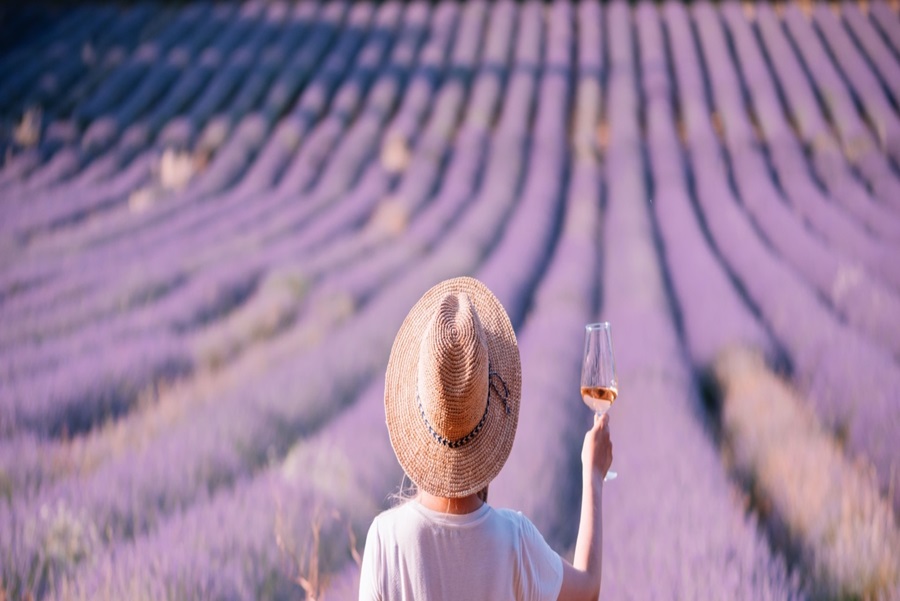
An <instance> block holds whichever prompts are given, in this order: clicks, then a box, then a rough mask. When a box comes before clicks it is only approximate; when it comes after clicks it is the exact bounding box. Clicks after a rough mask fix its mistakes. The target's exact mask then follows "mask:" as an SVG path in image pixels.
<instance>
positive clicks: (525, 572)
mask: <svg viewBox="0 0 900 601" xmlns="http://www.w3.org/2000/svg"><path fill="white" fill-rule="evenodd" d="M521 385H522V374H521V365H520V363H519V348H518V344H517V342H516V337H515V332H514V331H513V328H512V324H511V323H510V321H509V316H508V315H507V314H506V310H505V309H504V308H503V306H502V305H501V304H500V301H499V300H497V297H495V296H494V295H493V293H491V291H490V290H488V289H487V287H485V285H484V284H482V283H481V282H479V281H478V280H475V279H472V278H466V277H462V278H454V279H451V280H445V281H444V282H441V283H440V284H438V285H436V286H434V287H433V288H432V289H431V290H429V291H428V292H426V293H425V295H424V296H422V298H421V299H419V301H418V302H417V303H416V304H415V306H413V308H412V310H410V312H409V315H407V317H406V319H405V320H404V322H403V325H402V326H401V327H400V331H399V332H398V333H397V337H396V339H395V340H394V345H393V347H392V348H391V357H390V360H389V361H388V367H387V372H386V374H385V390H384V408H385V421H386V423H387V429H388V434H389V435H390V439H391V446H392V447H393V449H394V454H395V455H396V456H397V460H398V461H399V462H400V465H401V466H402V467H403V471H404V472H406V475H407V476H409V479H410V480H411V481H412V482H413V483H414V484H415V485H416V488H417V490H418V494H417V495H416V497H415V498H414V499H412V500H410V501H408V502H406V503H405V504H404V505H401V506H400V507H397V508H394V509H391V510H388V511H386V512H384V513H382V514H381V515H379V516H378V517H377V518H375V520H374V522H373V523H372V526H371V528H370V529H369V534H368V538H367V539H366V548H365V552H364V553H363V562H362V574H361V578H360V590H359V598H360V600H361V601H371V600H373V599H378V600H381V601H395V600H401V599H402V600H407V601H411V600H413V599H415V600H427V601H443V600H446V601H459V600H461V599H466V600H479V599H485V600H491V601H500V600H502V601H507V600H511V599H517V600H519V601H530V600H541V601H543V600H549V601H553V600H555V599H558V600H560V601H587V600H595V599H596V598H597V595H598V594H599V591H600V576H601V563H602V561H601V559H602V558H601V555H602V553H601V540H600V539H601V530H602V519H601V505H602V499H603V495H602V493H603V476H604V475H605V474H606V471H607V470H608V469H609V466H610V463H611V462H612V443H611V442H610V438H609V428H608V417H607V416H605V415H604V416H603V417H602V418H601V417H596V418H595V419H594V425H593V427H592V428H591V429H590V430H589V431H588V432H587V434H586V435H585V438H584V446H583V447H582V453H581V462H582V465H583V467H584V471H583V473H582V476H583V480H582V482H583V486H584V487H583V489H582V499H581V518H580V522H579V526H578V539H577V542H576V544H575V558H574V565H573V564H570V563H568V562H566V561H563V559H562V558H561V557H560V556H559V555H558V554H557V553H556V552H555V551H553V550H552V549H551V548H550V547H549V545H547V543H546V541H545V540H544V538H543V536H541V534H540V532H538V530H537V528H535V526H534V525H533V524H532V523H531V522H530V521H529V520H528V518H527V517H525V516H524V515H522V514H521V513H517V512H514V511H509V510H498V509H493V508H491V507H490V506H489V505H488V504H487V490H488V485H489V484H490V482H491V480H493V479H494V477H495V476H496V475H497V474H498V473H499V471H500V469H501V468H502V467H503V464H504V463H505V462H506V459H507V457H508V456H509V452H510V450H511V449H512V443H513V439H514V438H515V432H516V425H517V423H518V417H519V401H520V397H521Z"/></svg>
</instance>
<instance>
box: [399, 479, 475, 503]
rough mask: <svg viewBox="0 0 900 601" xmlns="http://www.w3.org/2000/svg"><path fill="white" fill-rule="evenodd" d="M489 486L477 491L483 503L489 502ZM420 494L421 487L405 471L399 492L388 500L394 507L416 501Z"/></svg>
mask: <svg viewBox="0 0 900 601" xmlns="http://www.w3.org/2000/svg"><path fill="white" fill-rule="evenodd" d="M489 486H490V484H485V486H484V488H482V489H481V490H479V491H478V492H477V493H476V494H477V495H478V498H479V499H481V501H482V502H483V503H487V501H488V487H489ZM418 496H419V487H417V486H416V483H415V482H413V481H412V480H410V478H409V476H407V475H406V474H405V473H404V474H403V478H401V479H400V486H399V487H398V488H397V492H394V493H391V494H390V495H389V496H388V501H389V503H390V506H391V507H392V508H393V507H399V506H401V505H403V504H404V503H409V502H410V501H414V500H415V499H416V498H417V497H418Z"/></svg>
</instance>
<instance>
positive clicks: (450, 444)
mask: <svg viewBox="0 0 900 601" xmlns="http://www.w3.org/2000/svg"><path fill="white" fill-rule="evenodd" d="M495 377H496V378H497V379H498V380H500V383H501V384H502V385H503V391H502V392H501V391H500V389H499V388H497V385H496V384H494V381H493V378H495ZM492 390H493V391H494V392H495V393H496V394H497V396H499V397H500V400H502V401H503V408H504V409H505V412H506V415H509V413H510V408H509V388H508V387H507V386H506V382H504V381H503V378H502V377H501V376H500V374H498V373H497V372H495V371H494V370H492V369H491V367H490V364H488V394H487V402H486V403H485V404H484V415H482V416H481V420H480V421H479V422H478V423H477V424H475V427H474V428H473V429H472V431H471V432H469V433H468V434H466V435H465V436H463V437H462V438H457V439H456V440H450V439H449V438H446V437H444V436H441V435H440V433H438V431H437V430H435V429H434V427H433V426H432V425H431V423H429V421H428V418H427V417H426V416H425V408H424V407H422V399H420V398H419V393H418V391H416V404H417V405H418V406H419V415H421V416H422V421H423V422H425V427H426V428H428V431H429V432H431V436H432V437H434V439H435V440H436V441H438V442H439V443H441V444H442V445H444V446H445V447H447V448H450V449H458V448H460V447H462V446H465V445H467V444H469V443H470V442H472V441H473V440H475V437H476V436H478V433H479V432H481V430H482V428H484V424H485V422H486V421H487V416H488V410H490V408H491V391H492Z"/></svg>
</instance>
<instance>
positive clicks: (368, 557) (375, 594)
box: [359, 520, 383, 601]
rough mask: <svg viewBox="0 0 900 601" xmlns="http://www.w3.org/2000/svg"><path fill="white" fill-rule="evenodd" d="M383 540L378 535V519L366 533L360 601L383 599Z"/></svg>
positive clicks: (360, 579)
mask: <svg viewBox="0 0 900 601" xmlns="http://www.w3.org/2000/svg"><path fill="white" fill-rule="evenodd" d="M382 563H383V561H382V557H381V540H380V538H379V535H378V521H377V520H375V521H373V522H372V525H371V526H370V527H369V533H368V534H367V535H366V548H365V549H364V550H363V558H362V569H361V571H360V575H359V601H380V600H381V590H382V589H381V573H382Z"/></svg>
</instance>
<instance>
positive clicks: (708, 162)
mask: <svg viewBox="0 0 900 601" xmlns="http://www.w3.org/2000/svg"><path fill="white" fill-rule="evenodd" d="M897 10H898V7H897V6H896V4H895V3H894V4H889V3H887V2H884V1H877V2H876V1H872V2H829V3H821V4H817V3H787V4H783V3H774V4H771V3H753V2H740V3H739V2H733V1H730V0H725V1H722V2H709V1H696V2H691V3H682V2H674V1H672V0H664V1H662V2H654V1H651V0H638V1H636V2H625V1H622V0H612V1H610V2H598V1H595V0H582V1H580V2H574V1H568V0H553V1H551V2H538V1H533V0H526V1H524V2H512V1H504V0H501V1H499V2H485V1H480V2H479V1H475V2H467V3H458V2H451V1H448V0H440V1H436V2H426V1H424V0H413V1H411V2H399V1H387V2H344V1H340V0H325V1H324V2H303V3H289V2H284V1H280V0H265V1H263V0H249V1H247V2H241V3H224V2H223V3H213V2H193V1H191V2H178V3H162V2H161V3H153V2H134V3H127V4H125V3H49V4H44V3H40V2H38V3H19V4H13V3H7V4H4V5H3V6H2V7H0V151H2V163H0V164H2V168H0V599H4V600H5V599H85V600H87V599H91V600H96V599H101V600H103V599H110V600H111V599H295V598H307V599H320V600H321V599H328V600H332V599H333V600H339V599H353V598H356V590H355V586H356V582H357V577H358V560H359V553H360V552H361V551H362V547H363V545H364V540H365V534H366V530H367V528H368V525H369V523H370V522H371V520H372V518H373V517H374V516H375V515H376V514H377V513H378V512H379V511H381V510H382V509H384V508H385V507H388V506H389V505H390V504H391V503H392V500H391V499H392V495H393V494H394V493H396V492H398V490H399V489H400V487H401V485H402V481H403V476H402V472H401V470H400V468H399V466H398V465H397V463H396V460H395V459H394V456H393V453H392V451H391V448H390V443H389V440H388V437H387V431H386V429H385V426H384V413H383V405H382V402H383V401H382V393H383V385H384V380H383V374H384V369H385V367H386V364H387V357H388V353H389V350H390V346H391V343H392V341H393V337H394V334H395V333H396V331H397V329H398V328H399V325H400V323H401V322H402V320H403V318H404V316H405V315H406V312H407V311H408V310H409V308H410V307H411V306H412V304H413V303H414V302H415V301H416V300H417V299H418V298H419V296H420V295H421V294H422V293H424V292H425V290H427V289H428V288H430V287H431V286H432V285H433V284H435V283H437V282H438V281H440V280H442V279H444V278H447V277H453V276H457V275H473V276H475V277H478V278H480V279H482V280H483V281H484V282H485V283H486V284H487V285H488V286H489V287H490V288H491V289H492V290H494V291H495V293H496V294H497V296H498V297H499V298H500V299H501V301H502V302H503V304H504V305H505V307H506V308H507V310H508V312H509V314H510V317H511V319H512V321H513V324H514V326H515V328H516V332H517V335H518V337H519V345H520V349H521V354H522V363H523V395H524V396H523V400H522V412H521V416H520V420H519V428H518V434H517V439H516V444H515V446H514V448H513V451H512V455H511V456H510V459H509V461H508V462H507V464H506V467H505V468H504V470H503V471H502V472H501V474H500V476H499V477H498V478H497V480H496V481H495V482H494V483H493V484H492V485H491V489H490V500H491V502H492V504H495V505H502V506H508V507H512V508H515V509H518V510H521V511H523V512H524V513H526V514H527V515H528V516H529V517H530V518H531V519H532V520H533V521H534V522H535V523H536V524H537V525H538V527H539V528H540V529H541V531H542V532H543V533H544V535H545V537H546V538H547V539H548V541H550V543H551V544H552V545H553V546H554V548H556V549H557V550H559V551H560V552H561V553H562V554H563V555H568V554H570V553H571V548H572V547H573V545H574V537H575V533H576V526H577V516H578V500H579V498H580V497H579V494H580V478H579V475H580V459H579V453H580V447H581V441H582V435H583V432H584V430H585V429H586V428H587V427H588V425H589V424H590V414H589V412H588V410H587V409H586V408H585V407H584V406H583V405H582V403H581V401H580V398H579V396H578V394H579V391H578V382H579V373H580V357H581V350H582V348H581V345H582V342H583V326H584V324H585V323H588V322H591V321H596V320H598V319H601V318H602V319H608V320H610V321H611V322H612V323H613V338H614V346H615V349H616V353H617V363H618V371H619V382H620V397H619V399H618V401H617V402H616V404H615V406H614V407H613V409H612V411H611V426H612V434H613V441H614V445H615V461H614V469H615V470H616V471H618V473H619V478H618V480H616V481H614V482H611V483H609V484H607V485H606V486H605V500H604V574H603V590H602V593H601V597H602V598H604V599H753V600H756V599H806V598H812V599H900V529H898V512H900V16H898V13H897Z"/></svg>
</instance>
